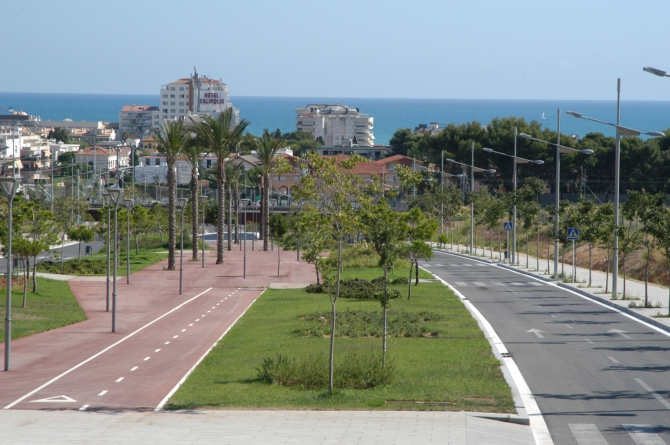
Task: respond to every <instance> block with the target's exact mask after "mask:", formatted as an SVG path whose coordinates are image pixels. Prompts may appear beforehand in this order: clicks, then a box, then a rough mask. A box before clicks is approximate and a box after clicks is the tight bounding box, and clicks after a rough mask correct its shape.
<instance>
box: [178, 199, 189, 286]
mask: <svg viewBox="0 0 670 445" xmlns="http://www.w3.org/2000/svg"><path fill="white" fill-rule="evenodd" d="M187 202H188V198H178V199H177V209H178V210H179V211H180V212H181V246H180V253H179V295H181V294H182V290H183V288H184V286H183V282H184V209H186V203H187Z"/></svg>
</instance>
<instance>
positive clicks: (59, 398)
mask: <svg viewBox="0 0 670 445" xmlns="http://www.w3.org/2000/svg"><path fill="white" fill-rule="evenodd" d="M31 402H43V403H50V402H76V400H75V399H73V398H71V397H68V396H65V395H62V396H54V397H47V398H46V399H40V400H31Z"/></svg>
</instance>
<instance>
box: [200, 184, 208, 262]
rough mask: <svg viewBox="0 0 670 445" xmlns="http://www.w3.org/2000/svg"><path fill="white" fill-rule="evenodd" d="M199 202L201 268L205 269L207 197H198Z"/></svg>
mask: <svg viewBox="0 0 670 445" xmlns="http://www.w3.org/2000/svg"><path fill="white" fill-rule="evenodd" d="M200 202H201V203H202V268H203V269H204V268H205V204H206V203H207V196H206V195H200Z"/></svg>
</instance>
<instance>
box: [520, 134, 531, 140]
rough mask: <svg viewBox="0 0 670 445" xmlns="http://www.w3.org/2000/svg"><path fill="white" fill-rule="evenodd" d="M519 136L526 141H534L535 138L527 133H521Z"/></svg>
mask: <svg viewBox="0 0 670 445" xmlns="http://www.w3.org/2000/svg"><path fill="white" fill-rule="evenodd" d="M519 136H521V137H522V138H524V139H533V136H531V135H529V134H526V133H519Z"/></svg>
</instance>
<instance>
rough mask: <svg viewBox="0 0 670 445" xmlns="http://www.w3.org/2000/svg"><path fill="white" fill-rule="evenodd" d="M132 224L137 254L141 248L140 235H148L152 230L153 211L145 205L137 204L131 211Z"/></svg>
mask: <svg viewBox="0 0 670 445" xmlns="http://www.w3.org/2000/svg"><path fill="white" fill-rule="evenodd" d="M154 205H156V204H154ZM130 224H131V227H132V234H133V236H134V238H135V254H137V253H139V248H140V243H139V240H138V237H139V236H142V235H144V236H146V235H147V234H148V233H149V232H150V231H151V229H152V227H153V213H152V212H150V211H149V210H148V209H147V208H146V207H144V206H141V205H136V206H135V207H133V211H132V212H131V213H130Z"/></svg>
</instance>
